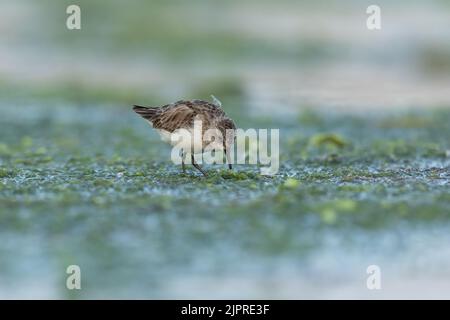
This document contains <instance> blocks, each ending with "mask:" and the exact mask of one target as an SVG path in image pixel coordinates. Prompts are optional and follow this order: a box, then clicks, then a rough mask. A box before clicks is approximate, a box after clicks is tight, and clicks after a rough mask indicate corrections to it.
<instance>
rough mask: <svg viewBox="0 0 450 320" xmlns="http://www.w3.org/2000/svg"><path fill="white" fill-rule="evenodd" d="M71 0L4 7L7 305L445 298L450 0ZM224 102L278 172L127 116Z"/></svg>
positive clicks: (1, 67)
mask: <svg viewBox="0 0 450 320" xmlns="http://www.w3.org/2000/svg"><path fill="white" fill-rule="evenodd" d="M72 4H74V3H73V2H72V1H48V0H47V1H39V2H37V1H32V0H22V1H20V2H19V1H2V2H0V15H1V19H0V29H1V31H2V32H0V298H71V299H72V298H73V299H89V298H211V299H212V298H229V299H239V298H253V299H255V298H288V299H293V298H341V299H342V298H429V297H434V298H450V271H449V270H450V246H449V244H450V236H449V232H448V230H449V228H450V191H449V190H450V188H449V187H450V173H449V171H450V170H449V164H450V125H449V123H450V108H449V106H450V95H449V90H448V88H449V87H450V76H449V75H450V46H449V44H450V41H448V39H449V38H450V16H449V12H450V11H449V10H448V5H449V2H448V1H441V0H435V1H426V2H425V1H403V2H402V1H395V2H394V1H388V0H379V1H377V5H379V6H380V8H381V14H382V18H381V21H382V28H381V29H379V30H378V29H377V30H369V29H368V28H367V24H366V20H367V18H368V15H367V12H366V10H367V8H368V6H370V5H372V4H373V3H372V2H369V1H360V0H351V1H350V0H348V1H345V3H344V2H342V1H329V0H327V1H298V0H278V1H270V0H247V1H245V3H244V2H243V1H240V0H228V1H210V0H192V1H185V0H176V1H162V0H154V1H145V2H144V1H138V0H129V1H127V2H126V4H125V3H124V1H119V0H107V1H106V0H103V1H101V0H97V1H88V0H79V1H76V4H77V5H79V7H80V13H81V25H80V26H81V29H73V30H72V29H68V28H67V24H66V20H67V18H68V16H69V14H67V11H66V10H67V7H68V6H69V5H72ZM211 94H213V95H215V96H216V97H217V98H219V99H220V100H221V101H222V103H223V106H224V110H225V111H226V113H227V114H228V115H230V116H231V118H233V119H234V120H235V122H236V124H237V126H238V127H240V128H244V129H246V128H256V129H259V128H262V129H271V128H273V129H279V130H280V170H279V172H278V174H277V175H275V176H262V175H261V174H260V170H259V169H260V168H259V167H258V166H257V165H236V166H235V168H234V170H233V171H231V172H230V171H229V170H227V168H226V166H225V165H214V166H206V167H205V168H206V170H207V171H208V173H209V176H208V177H207V178H204V177H203V176H202V175H200V174H199V172H198V171H197V170H194V169H192V168H189V170H188V172H187V173H186V174H182V173H181V168H180V167H179V166H176V165H174V164H173V163H172V162H171V160H170V152H171V149H170V147H169V146H168V145H166V144H164V143H163V142H161V141H160V139H159V137H158V135H157V134H156V133H155V132H154V131H153V130H152V129H151V128H150V127H149V126H148V125H147V123H146V122H145V121H144V120H143V119H142V118H140V117H139V116H138V115H136V114H135V113H134V112H133V111H132V109H131V108H132V105H133V104H142V105H152V106H155V105H163V104H166V103H171V102H174V101H177V100H179V99H210V95H211ZM69 265H78V266H79V267H80V269H81V290H68V289H67V287H66V279H67V277H68V274H67V273H66V269H67V267H68V266H69ZM370 265H377V266H378V267H379V268H380V271H381V286H382V289H381V290H368V288H367V286H366V280H367V277H368V276H369V274H368V273H367V268H368V266H370Z"/></svg>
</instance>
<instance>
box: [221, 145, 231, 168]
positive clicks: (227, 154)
mask: <svg viewBox="0 0 450 320" xmlns="http://www.w3.org/2000/svg"><path fill="white" fill-rule="evenodd" d="M223 152H224V153H225V157H226V158H227V162H228V168H229V169H230V170H233V165H232V164H231V158H230V154H229V153H227V147H226V146H225V143H224V144H223Z"/></svg>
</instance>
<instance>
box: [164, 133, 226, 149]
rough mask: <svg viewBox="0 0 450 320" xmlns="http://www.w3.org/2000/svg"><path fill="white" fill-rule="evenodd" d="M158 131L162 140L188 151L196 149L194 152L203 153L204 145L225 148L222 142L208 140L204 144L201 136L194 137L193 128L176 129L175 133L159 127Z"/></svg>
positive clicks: (210, 147)
mask: <svg viewBox="0 0 450 320" xmlns="http://www.w3.org/2000/svg"><path fill="white" fill-rule="evenodd" d="M156 131H157V132H158V133H159V135H160V137H161V140H162V141H164V142H166V143H168V144H170V145H171V146H173V147H175V146H176V147H177V148H179V149H183V150H186V152H187V153H190V150H194V152H193V153H194V154H198V153H202V152H203V150H202V149H203V147H204V146H205V147H206V146H208V149H215V150H222V149H223V145H222V144H218V143H208V142H206V143H205V144H204V143H203V142H202V139H201V137H197V136H196V137H194V134H193V131H194V130H193V129H190V130H186V129H182V130H175V131H174V132H173V133H171V132H169V131H167V130H162V129H157V130H156Z"/></svg>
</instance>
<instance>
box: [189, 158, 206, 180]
mask: <svg viewBox="0 0 450 320" xmlns="http://www.w3.org/2000/svg"><path fill="white" fill-rule="evenodd" d="M191 160H192V165H193V166H194V167H195V168H196V169H197V170H198V171H200V172H201V173H203V175H204V176H205V177H207V176H208V175H207V174H206V172H205V171H203V169H202V168H201V167H200V166H199V165H198V164H197V162H195V160H194V154H193V153H192V154H191Z"/></svg>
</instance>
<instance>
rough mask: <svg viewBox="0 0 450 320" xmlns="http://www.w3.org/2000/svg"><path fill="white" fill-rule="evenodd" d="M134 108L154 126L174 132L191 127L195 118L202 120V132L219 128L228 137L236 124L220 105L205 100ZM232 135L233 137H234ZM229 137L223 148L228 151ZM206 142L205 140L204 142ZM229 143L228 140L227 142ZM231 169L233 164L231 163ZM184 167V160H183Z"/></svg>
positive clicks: (181, 101)
mask: <svg viewBox="0 0 450 320" xmlns="http://www.w3.org/2000/svg"><path fill="white" fill-rule="evenodd" d="M133 110H134V111H135V112H136V113H137V114H139V115H140V116H141V117H143V118H144V119H146V120H147V121H149V122H150V123H151V124H152V126H153V128H155V129H158V130H164V131H167V132H169V133H173V132H174V131H175V130H177V129H191V128H193V126H194V120H201V121H202V131H203V132H202V134H204V133H205V131H206V130H208V129H218V130H220V132H221V133H222V136H223V137H224V138H225V137H226V132H227V130H233V132H234V130H235V129H236V126H235V124H234V122H233V120H231V119H230V118H229V117H227V115H226V114H225V112H224V111H223V110H222V108H221V107H220V106H219V105H216V104H214V103H210V102H207V101H203V100H180V101H177V102H174V103H171V104H167V105H164V106H162V107H142V106H137V105H135V106H134V107H133ZM233 138H234V136H233V137H231V139H233ZM225 141H228V140H227V139H224V141H223V143H224V145H223V148H224V151H225V153H226V148H227V145H226V144H225ZM204 143H205V142H204ZM227 143H228V142H227ZM192 163H193V165H194V166H195V167H196V168H197V169H199V170H200V171H201V172H202V173H203V174H205V175H206V173H205V172H204V171H203V170H201V169H200V168H199V166H198V165H197V164H195V162H194V161H193V157H192ZM229 167H230V169H231V164H229ZM183 169H184V162H183Z"/></svg>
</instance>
